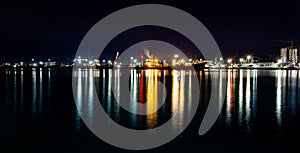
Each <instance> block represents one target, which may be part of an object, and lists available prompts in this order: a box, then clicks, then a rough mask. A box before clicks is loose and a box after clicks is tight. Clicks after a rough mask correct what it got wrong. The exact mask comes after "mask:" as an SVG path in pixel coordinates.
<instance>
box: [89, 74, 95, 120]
mask: <svg viewBox="0 0 300 153" xmlns="http://www.w3.org/2000/svg"><path fill="white" fill-rule="evenodd" d="M88 80H89V85H88V86H89V88H88V95H89V97H88V116H89V117H88V119H89V122H90V124H92V123H93V118H94V116H93V105H94V104H93V102H94V99H93V97H94V71H93V69H89V74H88Z"/></svg>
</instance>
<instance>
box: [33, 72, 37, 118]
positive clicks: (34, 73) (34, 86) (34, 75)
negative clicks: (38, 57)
mask: <svg viewBox="0 0 300 153" xmlns="http://www.w3.org/2000/svg"><path fill="white" fill-rule="evenodd" d="M32 111H33V112H35V111H36V68H32Z"/></svg>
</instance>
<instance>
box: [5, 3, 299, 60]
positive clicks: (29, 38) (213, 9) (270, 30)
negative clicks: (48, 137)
mask: <svg viewBox="0 0 300 153" xmlns="http://www.w3.org/2000/svg"><path fill="white" fill-rule="evenodd" d="M144 3H158V4H166V5H170V6H174V7H177V8H179V9H182V10H184V11H187V12H188V13H190V14H192V15H193V16H195V17H196V18H198V19H199V20H200V21H201V22H202V23H203V24H204V25H205V26H206V27H207V28H208V29H209V31H210V32H211V33H212V35H213V36H214V38H215V40H216V41H217V43H218V44H219V47H220V49H221V51H222V53H223V54H224V55H234V54H244V53H250V52H251V53H254V54H256V55H259V56H266V55H270V54H276V55H277V54H279V53H278V52H279V51H278V48H279V47H280V45H282V44H281V43H280V42H278V41H276V40H300V30H299V29H300V1H299V0H281V1H272V0H224V1H221V2H219V0H209V1H207V0H205V1H201V0H194V1H191V0H148V1H145V0H109V1H105V2H103V1H102V0H98V1H96V0H95V1H87V0H84V1H78V0H70V1H69V0H67V1H63V0H51V1H45V0H44V1H24V0H23V1H16V0H10V1H7V2H1V4H0V12H1V13H0V19H1V20H0V23H1V24H0V33H1V35H0V36H1V46H0V53H1V54H0V58H3V57H15V58H31V57H33V56H35V57H41V58H47V57H50V58H56V59H59V58H60V59H65V58H70V59H72V58H73V57H74V55H75V53H76V50H77V47H78V46H79V44H80V42H81V40H82V38H83V37H84V35H85V33H86V32H87V31H88V30H89V29H90V28H91V27H92V26H93V25H94V24H95V23H97V22H98V21H99V20H100V19H102V18H103V17H105V16H106V15H108V14H110V13H112V12H114V11H117V10H119V9H121V8H124V7H127V6H131V5H136V4H144ZM179 22H180V21H179Z"/></svg>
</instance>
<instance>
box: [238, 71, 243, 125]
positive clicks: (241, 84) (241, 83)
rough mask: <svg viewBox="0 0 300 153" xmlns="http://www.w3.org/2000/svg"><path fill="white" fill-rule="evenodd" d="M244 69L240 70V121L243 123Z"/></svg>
mask: <svg viewBox="0 0 300 153" xmlns="http://www.w3.org/2000/svg"><path fill="white" fill-rule="evenodd" d="M243 71H244V70H242V69H241V70H240V76H239V79H240V80H239V123H240V124H241V123H242V122H243V112H244V111H243V103H244V102H243V99H244V95H243V93H244V92H243V85H244V84H243V79H244V75H243Z"/></svg>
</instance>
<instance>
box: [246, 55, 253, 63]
mask: <svg viewBox="0 0 300 153" xmlns="http://www.w3.org/2000/svg"><path fill="white" fill-rule="evenodd" d="M251 58H252V57H251V55H248V56H247V60H248V63H250V61H251Z"/></svg>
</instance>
